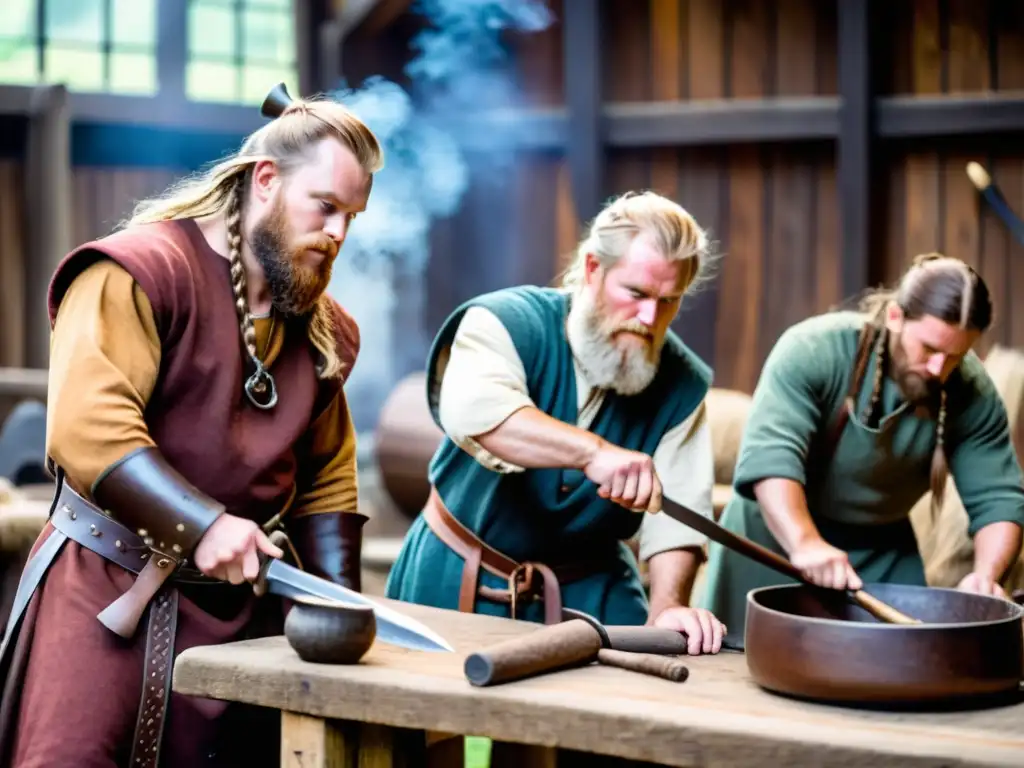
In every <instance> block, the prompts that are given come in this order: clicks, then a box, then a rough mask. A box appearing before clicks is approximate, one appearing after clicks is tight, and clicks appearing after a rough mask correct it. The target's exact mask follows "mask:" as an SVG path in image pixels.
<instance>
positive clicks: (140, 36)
mask: <svg viewBox="0 0 1024 768" xmlns="http://www.w3.org/2000/svg"><path fill="white" fill-rule="evenodd" d="M160 2H181V3H186V4H187V8H186V12H187V25H186V36H187V39H186V55H187V61H186V63H185V65H184V66H185V72H184V79H185V96H186V98H188V99H191V100H193V101H207V102H221V103H228V104H239V103H241V104H258V103H260V102H261V101H262V100H263V98H264V96H266V93H267V91H268V90H269V89H270V88H271V87H272V86H273V85H275V84H276V83H278V82H280V81H282V80H283V81H284V82H285V83H286V84H287V86H288V88H289V90H291V92H292V93H296V92H297V91H298V88H297V80H298V77H297V65H296V54H295V33H294V21H293V16H292V3H293V0H0V4H2V5H3V13H0V83H3V84H13V85H35V84H38V83H63V84H65V85H67V87H68V88H69V89H70V90H72V91H80V92H92V93H99V92H106V93H116V94H124V95H132V96H153V95H156V94H157V93H158V91H159V82H158V79H157V55H156V50H157V39H158V34H159V33H158V28H157V25H158V21H157V6H158V3H160Z"/></svg>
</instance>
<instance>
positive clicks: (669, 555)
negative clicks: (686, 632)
mask: <svg viewBox="0 0 1024 768" xmlns="http://www.w3.org/2000/svg"><path fill="white" fill-rule="evenodd" d="M703 559H704V555H703V553H702V552H701V550H700V549H699V548H697V547H686V548H684V549H671V550H668V551H667V552H659V553H658V554H656V555H653V556H652V557H651V559H650V560H648V561H647V575H648V578H649V580H650V583H651V599H650V603H651V607H650V612H649V613H648V616H647V623H648V624H652V623H653V622H654V620H655V619H656V618H658V614H660V613H661V612H662V611H664V610H665V609H666V608H676V607H678V606H686V605H689V604H690V594H691V593H692V592H693V581H694V579H695V578H696V576H697V569H698V568H699V567H700V564H701V562H702V561H703Z"/></svg>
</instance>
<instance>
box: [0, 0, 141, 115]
mask: <svg viewBox="0 0 1024 768" xmlns="http://www.w3.org/2000/svg"><path fill="white" fill-rule="evenodd" d="M2 2H3V6H4V11H3V13H2V14H0V83H8V84H16V85H35V84H37V83H64V84H65V85H67V87H68V88H69V89H70V90H72V91H85V92H110V93H119V94H126V95H138V96H148V95H153V94H155V93H156V92H157V85H158V84H157V76H156V40H157V35H156V31H157V30H156V27H157V23H156V5H157V0H2Z"/></svg>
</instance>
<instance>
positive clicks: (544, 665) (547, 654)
mask: <svg viewBox="0 0 1024 768" xmlns="http://www.w3.org/2000/svg"><path fill="white" fill-rule="evenodd" d="M599 650H601V636H600V635H599V634H598V632H597V630H595V629H594V628H593V627H592V626H590V625H589V624H588V623H587V622H585V621H583V620H582V619H573V620H572V621H564V622H561V623H560V624H551V625H549V626H546V627H544V628H542V629H537V630H535V631H533V632H531V633H530V634H528V635H523V636H522V637H516V638H513V639H511V640H505V641H503V642H500V643H497V644H496V645H494V646H492V647H490V648H487V649H486V650H483V651H478V652H476V653H471V654H470V655H469V656H467V657H466V662H465V664H464V666H463V671H464V673H465V675H466V679H467V680H469V682H470V683H472V684H473V685H476V686H487V685H497V684H498V683H506V682H509V681H511V680H519V679H521V678H524V677H529V676H530V675H537V674H540V673H542V672H552V671H554V670H558V669H564V668H566V667H570V666H573V665H576V664H582V663H589V662H590V661H593V660H594V658H595V657H596V656H597V652H598V651H599Z"/></svg>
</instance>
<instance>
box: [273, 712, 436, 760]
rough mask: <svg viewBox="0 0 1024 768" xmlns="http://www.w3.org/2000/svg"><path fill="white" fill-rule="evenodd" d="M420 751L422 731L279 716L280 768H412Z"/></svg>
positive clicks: (420, 755)
mask: <svg viewBox="0 0 1024 768" xmlns="http://www.w3.org/2000/svg"><path fill="white" fill-rule="evenodd" d="M424 749H425V739H424V735H423V732H422V731H413V730H408V729H405V728H393V727H391V726H387V725H379V724H377V723H357V722H352V721H347V720H325V719H323V718H319V717H312V716H310V715H301V714H297V713H295V712H282V713H281V766H282V768H412V767H413V766H418V765H422V763H423V759H424Z"/></svg>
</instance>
